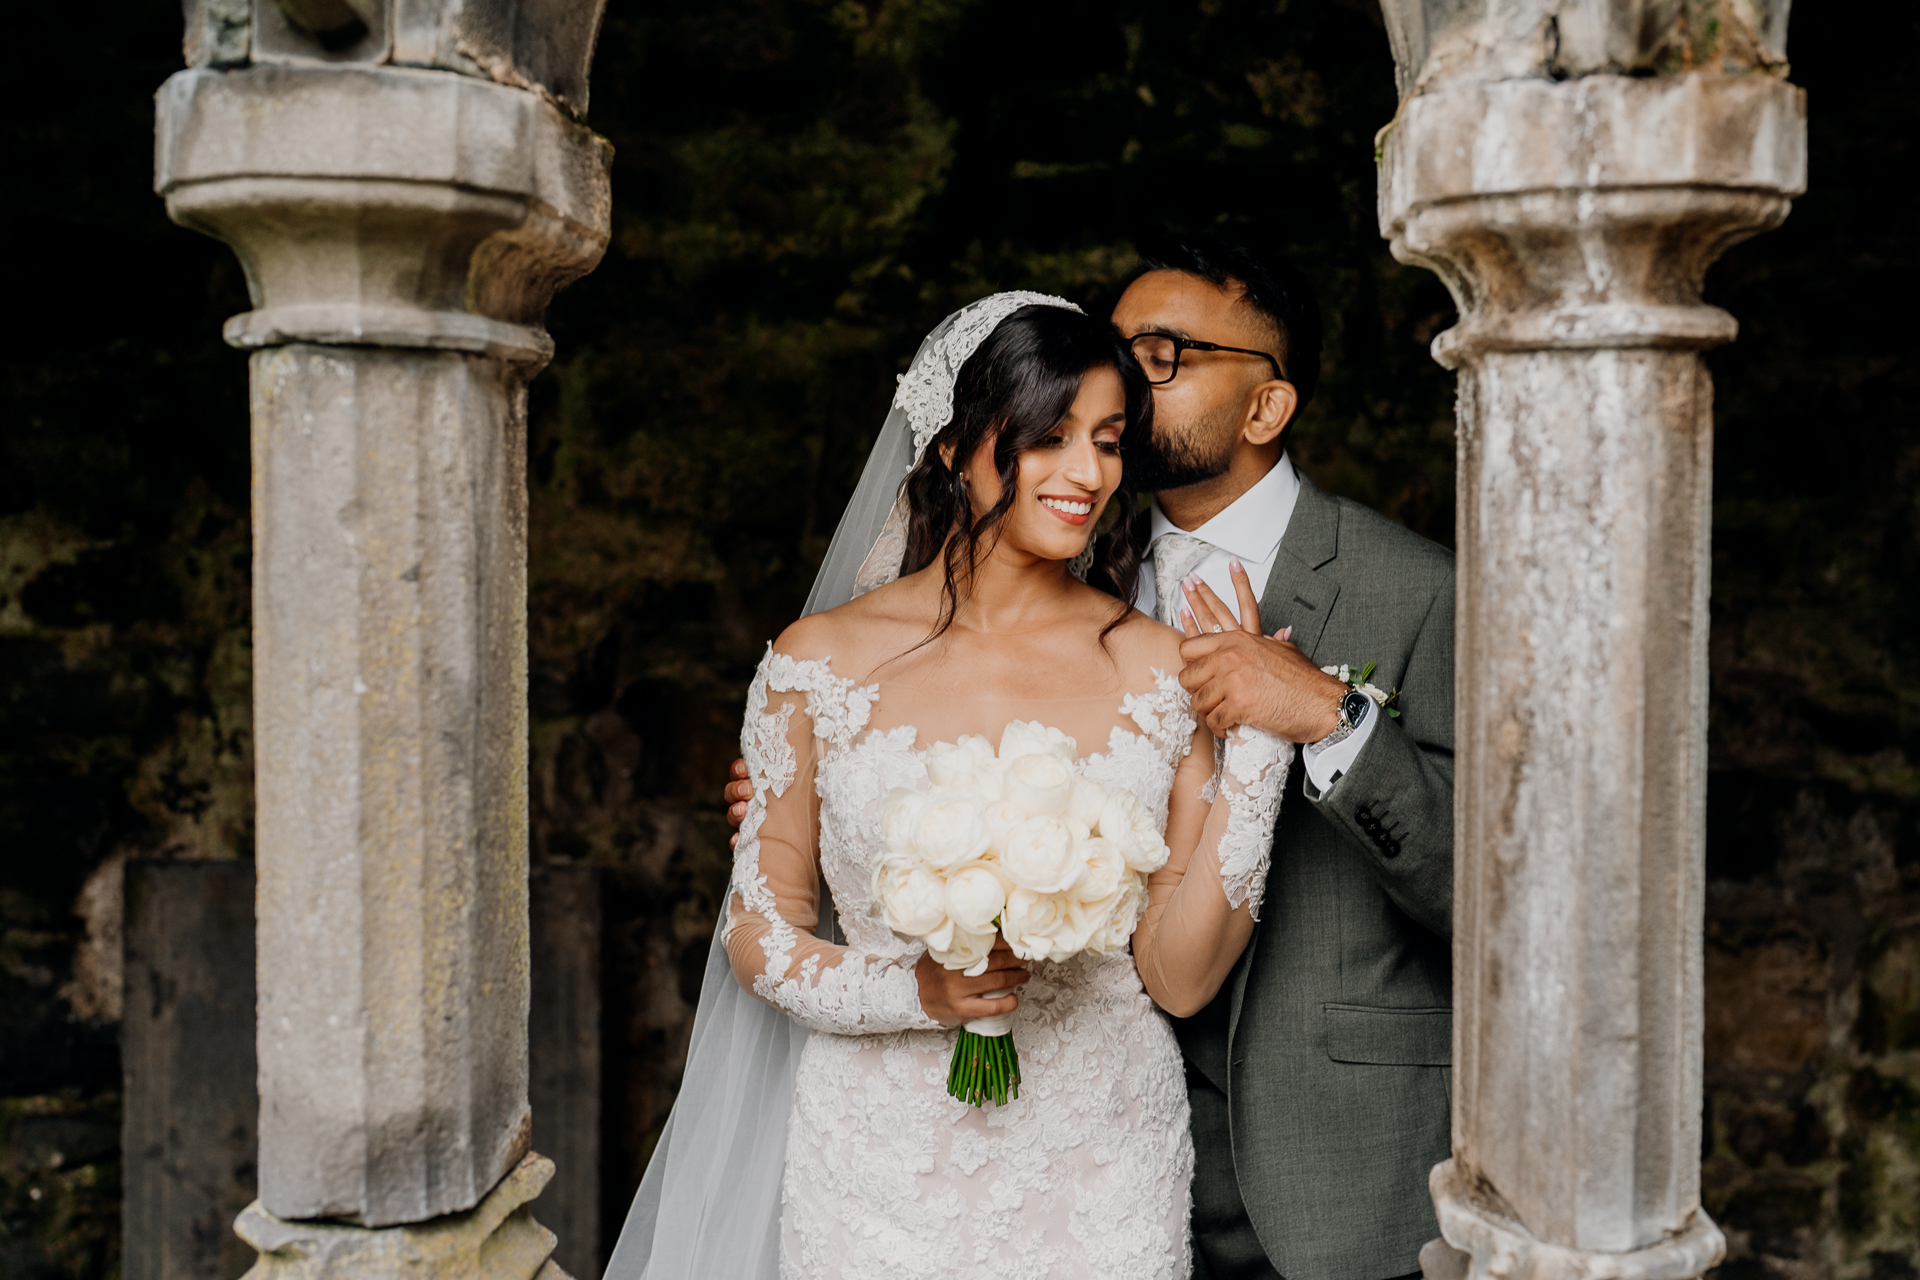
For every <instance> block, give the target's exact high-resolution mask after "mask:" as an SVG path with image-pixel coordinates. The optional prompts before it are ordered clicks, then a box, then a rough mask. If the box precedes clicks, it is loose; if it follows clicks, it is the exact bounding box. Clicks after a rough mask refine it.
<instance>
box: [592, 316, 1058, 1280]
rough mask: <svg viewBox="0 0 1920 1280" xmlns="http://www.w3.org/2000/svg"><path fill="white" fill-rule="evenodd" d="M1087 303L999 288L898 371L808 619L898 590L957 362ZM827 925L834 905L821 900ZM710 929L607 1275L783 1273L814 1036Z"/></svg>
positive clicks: (664, 1279) (661, 1279)
mask: <svg viewBox="0 0 1920 1280" xmlns="http://www.w3.org/2000/svg"><path fill="white" fill-rule="evenodd" d="M1036 305H1038V306H1055V307H1066V308H1068V309H1069V310H1073V311H1078V310H1079V308H1078V307H1076V306H1074V305H1073V304H1072V303H1070V302H1068V301H1066V300H1065V299H1064V298H1055V297H1050V296H1048V295H1045V294H1038V293H1026V292H1011V293H996V294H992V295H990V296H988V297H985V298H982V299H980V300H979V301H977V302H972V303H969V304H968V305H967V306H965V307H962V308H961V309H960V310H958V311H956V312H954V313H953V314H952V315H950V316H948V317H947V318H946V319H945V320H942V321H941V322H940V323H939V324H938V325H937V326H935V328H934V330H933V332H932V333H930V334H928V335H927V338H926V341H924V342H922V343H921V344H920V350H919V352H918V353H916V354H915V356H914V358H913V363H912V364H911V365H910V366H909V367H908V369H907V372H906V373H905V374H903V375H901V378H900V387H899V390H898V392H897V393H896V394H895V395H894V399H893V407H892V409H891V411H890V412H889V413H888V414H887V420H886V423H885V424H884V425H883V426H882V427H881V429H880V435H879V438H878V439H877V440H875V441H874V445H873V451H872V452H871V453H870V454H869V455H868V456H867V466H866V470H864V471H863V472H862V473H861V475H860V483H859V485H858V486H857V487H856V488H855V489H854V492H853V498H852V500H851V501H849V502H848V503H847V509H846V512H845V514H843V515H842V516H841V517H840V524H839V526H838V527H837V528H836V529H835V530H834V535H833V542H832V544H831V545H830V546H829V547H828V549H827V558H826V561H825V562H824V563H823V564H822V565H821V566H820V572H819V574H818V576H816V577H815V578H814V582H813V590H812V592H811V593H810V594H809V595H808V596H807V606H806V612H807V613H819V612H821V611H823V610H826V609H832V608H835V607H836V606H838V605H842V604H845V603H846V602H847V601H848V600H851V599H853V597H855V596H857V595H860V594H862V593H863V592H866V591H870V590H872V589H873V588H875V587H877V586H881V585H883V584H884V583H887V582H891V581H892V580H893V579H894V578H896V577H898V576H899V574H900V561H901V559H902V557H903V556H904V555H905V554H906V546H907V541H906V532H907V507H906V498H905V496H904V495H903V493H902V491H901V484H902V482H903V481H904V480H905V479H906V477H907V473H908V472H909V471H911V470H912V469H913V467H914V465H915V464H916V463H918V462H919V460H920V455H921V454H922V452H924V451H925V449H926V447H927V444H928V442H929V441H931V440H932V439H933V437H934V436H935V435H937V434H938V433H939V431H940V429H941V428H942V427H944V426H946V425H947V423H949V422H950V421H952V419H953V389H954V382H955V380H956V379H957V377H958V376H959V373H960V366H961V365H963V364H965V363H966V361H967V358H968V357H969V356H971V355H972V354H973V353H974V352H975V351H976V350H978V349H979V347H980V344H981V343H982V342H984V341H985V340H986V338H987V335H988V334H990V333H992V332H993V330H994V328H995V327H996V326H997V325H999V323H1000V322H1001V321H1002V320H1004V319H1006V318H1007V317H1008V316H1010V315H1012V314H1013V313H1014V312H1016V311H1018V310H1020V309H1021V308H1022V307H1027V306H1036ZM822 908H823V910H822V918H823V924H824V925H827V926H830V925H831V920H830V919H828V913H830V912H831V910H832V907H831V903H830V900H828V899H826V897H825V895H822ZM725 928H726V920H725V917H724V915H723V917H722V919H721V920H720V922H719V924H718V925H717V926H716V927H715V930H714V938H713V943H712V946H711V948H710V949H709V950H708V953H707V969H706V975H705V977H704V978H703V979H702V980H701V983H700V1003H699V1005H698V1007H697V1008H696V1010H695V1012H694V1020H693V1038H692V1040H691V1042H690V1043H689V1045H688V1047H687V1065H686V1072H685V1075H684V1077H683V1080H682V1083H681V1086H680V1094H679V1097H678V1099H677V1100H676V1101H675V1102H674V1104H673V1111H672V1113H671V1114H670V1115H669V1116H668V1117H667V1124H666V1128H665V1129H664V1130H663V1131H662V1132H661V1134H660V1142H659V1145H658V1146H656V1147H655V1149H654V1152H653V1158H652V1159H651V1160H650V1161H649V1162H648V1164H647V1172H646V1176H645V1177H644V1178H642V1179H641V1182H640V1190H639V1192H638V1193H637V1194H636V1195H635V1196H634V1200H633V1209H632V1211H631V1212H630V1213H629V1214H628V1215H627V1222H626V1226H625V1227H624V1228H623V1229H622V1231H621V1233H620V1241H619V1243H618V1244H617V1245H616V1246H615V1247H614V1251H613V1256H612V1257H611V1258H609V1259H608V1261H607V1269H606V1273H605V1274H606V1280H718V1278H720V1277H725V1278H726V1280H775V1278H776V1277H777V1276H778V1275H779V1274H780V1261H779V1260H780V1178H781V1172H782V1168H783V1166H784V1164H785V1157H786V1146H787V1117H788V1113H789V1111H790V1110H791V1109H792V1106H793V1081H794V1073H795V1070H796V1069H797V1067H798V1065H799V1061H800V1050H801V1049H802V1047H803V1046H804V1045H805V1044H806V1039H807V1032H806V1029H805V1028H803V1027H801V1026H800V1025H799V1024H798V1023H797V1022H794V1021H793V1020H792V1019H791V1018H788V1017H787V1016H786V1015H785V1014H783V1013H781V1012H779V1011H778V1010H776V1009H774V1008H772V1007H771V1006H769V1005H767V1004H764V1003H762V1002H761V1001H760V1000H758V999H756V998H754V997H753V996H751V995H749V994H748V993H747V992H746V991H745V990H743V989H742V988H741V986H740V984H739V983H738V982H736V981H735V980H734V977H733V971H732V969H731V968H730V967H729V966H728V963H727V953H726V948H725V947H724V946H722V945H721V939H722V937H723V936H724V933H725Z"/></svg>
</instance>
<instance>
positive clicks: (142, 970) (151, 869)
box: [120, 858, 258, 1280]
mask: <svg viewBox="0 0 1920 1280" xmlns="http://www.w3.org/2000/svg"><path fill="white" fill-rule="evenodd" d="M125 931H126V932H125V940H126V970H125V972H126V999H125V1017H124V1021H123V1022H122V1024H121V1040H120V1044H121V1054H122V1062H123V1065H124V1070H125V1082H126V1083H125V1089H126V1092H125V1094H124V1101H123V1107H124V1111H123V1113H122V1114H123V1116H124V1120H123V1128H122V1133H121V1144H120V1147H121V1152H122V1158H123V1160H124V1162H125V1163H124V1165H123V1168H124V1177H125V1199H124V1200H123V1202H122V1209H121V1231H122V1235H123V1237H124V1238H125V1241H126V1247H125V1254H124V1258H125V1261H124V1263H123V1273H124V1275H125V1276H126V1280H218V1278H219V1277H223V1276H233V1275H238V1274H239V1272H240V1270H241V1269H242V1268H243V1267H244V1266H245V1263H246V1258H247V1256H248V1254H247V1250H246V1247H245V1246H244V1245H243V1244H242V1243H241V1242H240V1241H239V1240H237V1239H235V1238H234V1235H233V1233H232V1232H231V1231H230V1230H229V1229H228V1224H229V1223H231V1222H232V1221H233V1215H234V1214H235V1213H237V1212H239V1211H240V1209H241V1207H242V1206H244V1205H245V1204H246V1203H247V1201H248V1200H250V1199H252V1198H253V1178H254V1114H255V1112H256V1110H257V1109H258V1108H257V1105H256V1095H255V1091H254V1053H253V956H254V947H253V864H252V863H249V862H161V861H155V860H149V859H138V858H137V859H134V860H133V861H131V862H129V863H127V864H126V917H125Z"/></svg>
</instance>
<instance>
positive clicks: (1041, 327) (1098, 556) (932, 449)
mask: <svg viewBox="0 0 1920 1280" xmlns="http://www.w3.org/2000/svg"><path fill="white" fill-rule="evenodd" d="M1095 369H1112V370H1113V371H1114V372H1116V373H1118V374H1119V375H1120V385H1121V386H1122V387H1123V388H1124V389H1125V392H1126V400H1127V410H1126V413H1127V419H1126V425H1125V427H1124V429H1123V430H1122V431H1121V435H1120V456H1121V459H1122V461H1123V463H1124V461H1125V459H1126V458H1127V456H1128V453H1129V451H1130V448H1131V446H1132V445H1133V444H1134V442H1136V441H1143V440H1145V439H1146V438H1147V435H1148V431H1149V428H1150V425H1151V419H1152V414H1153V391H1152V389H1151V388H1150V387H1149V386H1148V385H1147V379H1146V375H1145V374H1143V373H1141V372H1140V366H1139V365H1138V364H1136V363H1134V360H1133V353H1132V352H1131V351H1129V350H1128V349H1127V346H1126V344H1125V343H1124V342H1123V341H1122V340H1121V338H1120V336H1119V334H1117V333H1116V332H1114V330H1113V327H1112V326H1111V325H1109V324H1107V323H1106V322H1105V321H1102V320H1095V319H1094V318H1093V317H1091V316H1086V315H1082V314H1081V313H1079V312H1077V311H1069V310H1067V309H1066V308H1065V307H1053V306H1045V305H1039V306H1029V307H1022V308H1020V310H1018V311H1016V312H1014V313H1013V314H1012V315H1010V316H1008V317H1007V318H1006V319H1005V320H1002V321H1001V322H1000V323H999V325H997V326H996V327H995V328H994V331H993V332H992V333H991V334H989V335H988V336H987V340H986V341H985V342H982V343H981V344H980V347H979V349H978V350H977V351H975V352H974V353H973V355H971V356H970V357H968V358H967V361H966V363H965V364H963V365H961V366H960V375H959V377H958V378H957V379H956V380H955V383H954V389H953V421H952V422H950V423H948V424H947V425H946V426H945V427H944V428H942V430H941V431H940V434H938V435H937V436H935V437H934V438H933V439H932V441H930V442H929V443H928V445H927V450H926V453H925V454H923V455H922V456H921V458H920V462H919V465H918V466H916V467H914V469H913V470H912V471H910V472H908V473H907V478H906V481H905V482H904V484H905V489H906V495H907V505H908V512H909V518H908V524H907V554H906V556H905V558H904V559H903V560H902V561H901V564H900V573H901V575H902V576H905V575H906V574H909V573H917V572H919V571H920V570H921V569H924V568H926V567H927V566H928V565H930V564H932V563H933V562H934V561H935V559H938V558H941V557H942V556H944V566H943V567H944V568H945V571H946V580H945V584H944V587H943V590H942V596H943V601H942V606H941V611H940V622H939V625H938V626H936V627H935V628H934V629H933V631H932V633H931V634H929V635H928V636H927V640H926V641H922V642H921V643H923V644H924V643H927V642H928V641H932V640H935V639H938V638H939V637H940V636H941V635H943V634H945V632H946V630H947V628H949V627H951V626H952V625H953V617H954V612H955V610H957V609H958V608H959V606H960V602H961V600H963V599H964V598H965V597H966V594H967V592H968V590H969V589H970V579H971V577H972V573H973V567H974V566H975V565H976V564H978V563H979V560H980V557H981V556H982V555H983V554H985V553H986V552H989V551H991V550H992V549H993V543H994V541H995V540H997V539H998V537H999V529H1000V522H1001V521H1002V520H1004V519H1005V518H1006V515H1007V512H1008V511H1009V510H1011V509H1012V507H1013V501H1014V498H1015V497H1016V496H1017V493H1018V490H1017V489H1016V487H1015V482H1016V480H1017V479H1018V477H1019V471H1020V455H1021V454H1022V453H1024V452H1025V451H1027V450H1028V449H1031V448H1034V447H1035V446H1037V445H1039V444H1040V443H1041V442H1043V441H1044V440H1046V438H1047V437H1048V436H1049V435H1051V434H1052V433H1053V430H1054V428H1056V427H1057V426H1059V425H1060V420H1061V419H1062V418H1065V417H1066V416H1067V410H1068V409H1070V408H1072V407H1073V401H1074V397H1076V396H1077V395H1079V394H1080V383H1081V380H1082V379H1083V378H1085V377H1086V375H1087V374H1089V373H1091V372H1093V371H1094V370H1095ZM989 437H991V438H992V440H993V463H994V466H995V468H996V469H997V470H998V471H999V472H1000V501H998V502H997V503H995V504H994V505H993V508H992V509H991V510H989V511H986V512H983V513H982V514H981V515H980V516H979V518H978V519H972V520H970V519H968V518H967V517H968V515H969V514H970V513H971V511H972V504H971V503H970V502H969V501H968V500H967V491H966V488H965V485H964V484H963V483H962V480H961V477H960V474H959V470H956V468H960V469H964V468H965V466H966V464H967V460H968V459H970V458H972V457H973V456H974V454H975V453H976V452H977V451H978V450H979V448H980V446H981V444H982V442H984V441H985V440H987V439H988V438H989ZM949 444H950V445H952V446H953V460H954V464H955V466H954V467H949V466H948V465H947V464H946V463H945V462H944V461H942V460H941V456H940V455H941V452H942V448H943V446H945V445H949ZM1126 475H1127V473H1126V470H1125V469H1124V468H1123V470H1122V471H1121V475H1120V487H1119V489H1118V490H1116V491H1115V493H1114V495H1113V497H1112V499H1111V500H1110V501H1109V502H1108V503H1107V509H1106V511H1105V512H1104V513H1103V518H1102V521H1101V525H1100V528H1098V529H1097V530H1095V532H1094V535H1093V539H1092V547H1093V563H1092V565H1091V566H1089V567H1088V569H1087V583H1088V585H1089V586H1092V587H1096V588H1098V589H1099V590H1101V591H1104V592H1106V593H1107V594H1108V595H1110V596H1112V597H1113V598H1114V599H1115V600H1116V601H1118V605H1117V607H1116V608H1115V609H1114V614H1113V617H1112V619H1111V620H1109V621H1108V623H1107V625H1106V626H1105V627H1103V628H1101V631H1100V636H1101V639H1102V640H1103V641H1104V640H1105V638H1106V635H1107V632H1109V631H1112V630H1113V629H1114V628H1115V627H1117V626H1119V625H1120V624H1121V623H1122V622H1124V621H1125V620H1126V617H1127V614H1128V613H1129V612H1130V611H1131V610H1132V608H1133V603H1132V602H1133V589H1134V586H1135V584H1136V583H1137V582H1138V580H1139V577H1140V557H1139V556H1138V555H1137V554H1136V553H1135V552H1134V549H1133V540H1132V538H1131V537H1130V536H1129V531H1128V527H1127V526H1128V520H1127V517H1128V516H1129V515H1130V514H1131V513H1132V511H1133V491H1132V490H1131V489H1130V488H1128V487H1127V478H1126ZM983 543H984V544H985V545H984V547H983V545H982V544H983Z"/></svg>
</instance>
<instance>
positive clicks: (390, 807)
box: [252, 345, 529, 1226]
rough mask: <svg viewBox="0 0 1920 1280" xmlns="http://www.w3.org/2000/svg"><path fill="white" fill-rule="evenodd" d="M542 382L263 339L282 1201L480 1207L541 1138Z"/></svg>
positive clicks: (272, 946)
mask: <svg viewBox="0 0 1920 1280" xmlns="http://www.w3.org/2000/svg"><path fill="white" fill-rule="evenodd" d="M523 413H524V399H523V398H522V395H521V393H520V392H519V390H518V384H517V382H516V381H515V379H514V377H513V375H512V373H511V372H510V370H509V369H508V368H507V367H505V366H503V365H501V364H500V363H499V362H496V361H489V360H485V359H481V358H479V357H474V356H464V355H454V354H447V353H427V352H410V351H388V350H380V349H370V348H340V347H316V346H305V345H301V346H290V347H276V348H273V349H270V350H267V351H263V352H260V353H258V354H256V355H255V356H254V357H253V414H252V420H253V459H254V471H253V474H254V491H253V509H254V512H255V521H254V568H253V573H254V590H253V607H254V722H255V735H256V736H255V743H256V746H255V758H256V761H257V764H256V777H257V783H256V788H257V795H258V799H259V819H258V823H259V825H258V828H257V830H258V848H259V853H258V865H259V874H260V888H259V922H260V938H261V951H260V963H259V975H260V1024H259V1052H260V1083H261V1093H262V1111H261V1117H260V1140H261V1161H260V1198H261V1200H262V1201H263V1202H264V1204H265V1205H266V1206H267V1208H268V1209H270V1210H271V1211H272V1212H274V1213H276V1214H278V1215H280V1216H282V1217H286V1218H315V1217H342V1218H348V1219H351V1220H354V1221H359V1222H363V1223H365V1224H367V1225H376V1226H377V1225H388V1224H393V1223H401V1222H419V1221H423V1220H425V1219H427V1218H431V1217H435V1216H438V1215H440V1214H444V1213H454V1212H460V1211H462V1210H465V1209H470V1208H472V1207H473V1205H474V1204H475V1203H477V1202H478V1200H479V1198H480V1197H481V1196H482V1195H484V1194H485V1193H486V1191H487V1189H488V1188H489V1187H491V1186H492V1185H493V1184H494V1183H495V1181H497V1180H498V1179H499V1178H500V1177H501V1176H502V1175H503V1174H504V1173H505V1172H506V1171H507V1170H508V1169H509V1168H511V1167H512V1166H513V1164H514V1163H515V1162H516V1161H517V1160H518V1159H519V1158H520V1156H521V1155H522V1154H523V1153H524V1152H525V1151H526V1150H527V1142H528V1120H529V1117H528V1109H527V1096H526V1034H527V1000H528V974H527V969H528V951H527V899H526V884H527V862H526V850H527V779H526V753H527V737H526V734H527V703H526V697H527V694H526V634H525V616H526V614H525V609H526V488H525V466H524V461H523V459H524V449H525V441H524V438H523V433H524V428H525V423H524V418H523Z"/></svg>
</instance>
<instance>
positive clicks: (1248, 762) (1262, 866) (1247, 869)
mask: <svg viewBox="0 0 1920 1280" xmlns="http://www.w3.org/2000/svg"><path fill="white" fill-rule="evenodd" d="M1293 753H1294V745H1293V744H1292V743H1291V742H1288V741H1287V740H1286V739H1285V738H1280V737H1276V736H1275V735H1273V734H1271V733H1268V732H1267V731H1266V730H1264V729H1255V728H1253V727H1252V726H1251V725H1244V724H1243V725H1241V726H1240V727H1239V728H1237V729H1235V730H1234V731H1233V732H1232V733H1230V734H1228V735H1227V739H1226V751H1225V754H1224V759H1223V760H1222V762H1221V767H1220V774H1219V795H1220V797H1221V798H1224V799H1225V801H1226V804H1227V823H1226V827H1225V829H1224V830H1222V831H1221V832H1220V842H1219V844H1218V845H1217V846H1216V853H1217V855H1218V857H1219V861H1220V887H1221V888H1222V889H1224V890H1225V891H1226V895H1227V905H1228V906H1229V907H1232V908H1234V909H1235V910H1238V909H1239V908H1240V906H1241V905H1242V904H1243V903H1244V904H1245V905H1246V907H1247V912H1248V914H1249V915H1251V916H1252V917H1253V918H1254V919H1255V920H1258V919H1259V918H1260V900H1261V899H1262V898H1263V897H1265V896H1266V892H1267V867H1268V865H1269V863H1270V862H1271V860H1272V857H1273V824H1274V823H1275V822H1276V821H1277V820H1278V819H1279V817H1280V798H1281V796H1282V794H1283V793H1284V792H1285V791H1286V786H1287V771H1288V770H1289V769H1291V768H1292V767H1293ZM1215 803H1218V801H1217V800H1216V802H1215Z"/></svg>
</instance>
